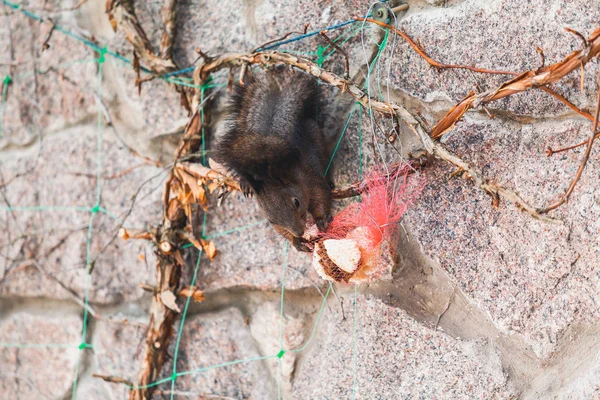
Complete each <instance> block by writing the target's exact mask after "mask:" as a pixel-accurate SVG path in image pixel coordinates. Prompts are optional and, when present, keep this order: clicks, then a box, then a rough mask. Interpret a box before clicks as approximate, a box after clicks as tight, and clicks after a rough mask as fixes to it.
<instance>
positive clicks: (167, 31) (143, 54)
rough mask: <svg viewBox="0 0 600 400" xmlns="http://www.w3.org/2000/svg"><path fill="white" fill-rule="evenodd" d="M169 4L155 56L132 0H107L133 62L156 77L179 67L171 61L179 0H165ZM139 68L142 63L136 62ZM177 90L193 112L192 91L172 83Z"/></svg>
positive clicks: (184, 105)
mask: <svg viewBox="0 0 600 400" xmlns="http://www.w3.org/2000/svg"><path fill="white" fill-rule="evenodd" d="M165 1H166V5H165V7H164V10H163V21H164V23H165V27H164V32H163V36H162V40H161V45H160V51H159V53H158V54H156V53H155V52H154V50H153V48H152V45H151V44H150V40H148V37H147V36H146V32H145V31H144V29H143V28H142V26H141V25H140V23H139V21H138V19H137V16H136V14H135V8H134V6H133V0H107V1H106V13H107V14H108V19H109V21H110V23H111V25H112V27H113V29H114V30H115V31H116V30H117V27H119V28H120V29H121V30H122V31H123V32H124V33H125V36H126V38H127V41H129V42H130V43H131V44H132V45H133V49H134V55H135V57H134V61H136V59H137V57H139V59H140V60H141V61H142V62H143V63H144V65H145V66H146V67H147V68H148V69H150V70H151V71H152V72H153V73H154V74H155V75H156V76H158V75H164V74H166V73H169V72H173V71H175V70H177V66H176V65H175V63H174V62H173V59H172V50H173V36H174V34H175V5H176V3H177V2H176V0H165ZM136 64H138V68H139V62H136ZM143 81H144V80H141V79H138V81H137V82H136V83H137V84H138V86H139V85H141V82H143ZM171 85H172V86H174V87H175V89H176V90H177V92H178V93H179V94H180V96H181V104H182V106H183V107H184V108H185V109H186V110H187V111H188V112H190V111H191V109H190V106H189V104H190V100H191V98H190V96H191V94H190V91H189V90H186V88H185V87H183V86H180V85H176V84H171Z"/></svg>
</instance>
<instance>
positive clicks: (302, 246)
mask: <svg viewBox="0 0 600 400" xmlns="http://www.w3.org/2000/svg"><path fill="white" fill-rule="evenodd" d="M292 244H293V245H294V247H295V248H296V250H298V251H304V252H308V253H311V252H312V251H313V249H312V247H311V246H310V243H309V242H307V241H306V240H305V239H303V238H298V237H294V238H293V239H292Z"/></svg>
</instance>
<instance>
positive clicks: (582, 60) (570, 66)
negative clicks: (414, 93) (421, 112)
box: [431, 28, 600, 139]
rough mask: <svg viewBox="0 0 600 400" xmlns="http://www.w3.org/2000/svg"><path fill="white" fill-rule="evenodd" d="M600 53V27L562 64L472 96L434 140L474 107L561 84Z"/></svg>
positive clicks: (439, 125)
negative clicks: (561, 80)
mask: <svg viewBox="0 0 600 400" xmlns="http://www.w3.org/2000/svg"><path fill="white" fill-rule="evenodd" d="M598 54H600V28H597V29H596V30H595V31H594V32H593V33H592V34H591V35H590V38H589V39H588V40H587V46H586V47H584V48H583V49H581V50H577V51H574V52H572V53H571V54H569V55H568V56H567V57H565V58H564V59H563V60H562V61H560V62H557V63H555V64H551V65H548V66H546V67H542V68H539V69H537V70H535V71H527V72H524V73H522V74H520V75H519V76H517V77H515V78H514V79H511V80H510V81H508V82H505V83H503V84H502V85H500V86H499V87H498V88H496V89H493V90H488V91H487V92H484V93H481V94H477V95H475V94H474V93H470V94H469V96H467V97H466V98H465V99H464V100H462V101H461V102H460V103H458V104H457V105H455V106H454V107H452V109H450V111H448V113H447V114H446V115H445V116H444V117H443V118H442V119H440V120H439V122H438V123H437V124H436V125H435V126H434V127H433V129H432V131H431V137H432V138H434V139H439V138H440V137H442V136H443V135H445V134H446V133H447V132H449V131H450V129H452V127H454V125H455V124H456V123H457V122H458V121H459V120H460V119H461V118H462V116H463V115H464V113H465V112H467V110H469V109H470V108H472V107H477V106H480V105H483V104H486V103H489V102H491V101H494V100H498V99H502V98H504V97H507V96H511V95H513V94H515V93H520V92H524V91H526V90H528V89H531V88H533V87H542V86H546V85H549V84H551V83H555V82H558V81H559V80H560V79H562V78H563V77H564V76H565V75H567V74H568V73H570V72H572V71H574V70H575V69H577V68H580V67H581V66H582V65H585V64H586V63H587V62H588V61H590V60H591V59H592V58H594V57H597V56H598Z"/></svg>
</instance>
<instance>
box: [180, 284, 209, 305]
mask: <svg viewBox="0 0 600 400" xmlns="http://www.w3.org/2000/svg"><path fill="white" fill-rule="evenodd" d="M179 295H180V296H183V297H192V299H193V300H194V303H200V302H202V301H204V300H206V299H205V297H204V292H203V291H202V290H200V289H198V288H196V287H195V286H192V287H189V286H186V287H184V288H183V289H181V290H180V291H179Z"/></svg>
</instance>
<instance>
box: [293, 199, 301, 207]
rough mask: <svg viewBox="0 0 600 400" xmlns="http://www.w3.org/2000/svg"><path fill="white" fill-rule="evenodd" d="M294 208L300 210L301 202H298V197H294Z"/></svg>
mask: <svg viewBox="0 0 600 400" xmlns="http://www.w3.org/2000/svg"><path fill="white" fill-rule="evenodd" d="M294 206H295V207H296V209H298V208H300V200H298V199H297V198H296V197H294Z"/></svg>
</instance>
